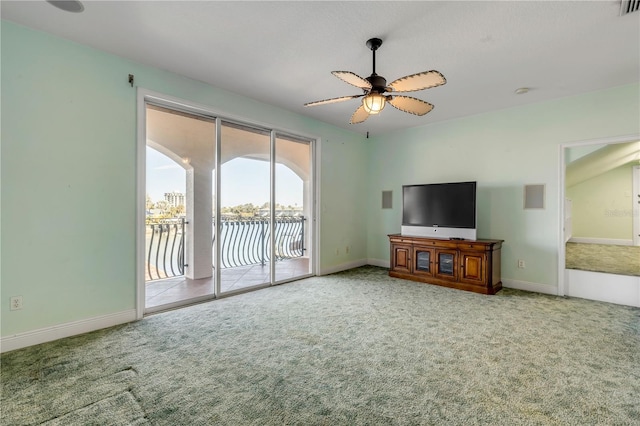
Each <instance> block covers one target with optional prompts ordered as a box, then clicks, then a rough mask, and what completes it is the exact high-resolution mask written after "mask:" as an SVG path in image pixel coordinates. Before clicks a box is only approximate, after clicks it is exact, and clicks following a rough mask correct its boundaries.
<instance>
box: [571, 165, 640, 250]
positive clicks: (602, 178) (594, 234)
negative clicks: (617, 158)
mask: <svg viewBox="0 0 640 426" xmlns="http://www.w3.org/2000/svg"><path fill="white" fill-rule="evenodd" d="M633 166H634V164H627V165H625V166H621V167H618V168H615V169H613V170H610V171H608V172H607V173H603V174H601V175H599V176H596V177H594V178H591V179H588V180H586V181H584V182H581V183H579V184H577V185H573V186H571V187H569V188H567V191H566V196H567V198H569V199H571V201H572V230H573V232H572V236H573V237H582V238H608V239H619V240H630V241H631V240H633V215H632V210H633V199H632V198H631V193H632V189H633Z"/></svg>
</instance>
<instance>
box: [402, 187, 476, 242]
mask: <svg viewBox="0 0 640 426" xmlns="http://www.w3.org/2000/svg"><path fill="white" fill-rule="evenodd" d="M402 234H403V235H414V236H423V237H436V238H458V239H469V240H475V239H476V182H452V183H432V184H424V185H404V186H403V187H402Z"/></svg>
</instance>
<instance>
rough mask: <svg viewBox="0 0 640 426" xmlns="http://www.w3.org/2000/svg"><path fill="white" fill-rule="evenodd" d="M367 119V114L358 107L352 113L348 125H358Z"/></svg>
mask: <svg viewBox="0 0 640 426" xmlns="http://www.w3.org/2000/svg"><path fill="white" fill-rule="evenodd" d="M367 118H369V113H368V112H367V111H365V109H364V107H363V106H362V105H360V107H359V108H358V109H357V110H356V112H354V113H353V115H352V116H351V120H349V124H358V123H362V122H363V121H365V120H366V119H367Z"/></svg>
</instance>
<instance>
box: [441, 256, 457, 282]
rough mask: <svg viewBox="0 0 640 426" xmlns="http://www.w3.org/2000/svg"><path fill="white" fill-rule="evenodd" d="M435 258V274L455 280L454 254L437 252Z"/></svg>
mask: <svg viewBox="0 0 640 426" xmlns="http://www.w3.org/2000/svg"><path fill="white" fill-rule="evenodd" d="M436 256H437V265H438V266H437V271H436V274H437V275H438V276H440V277H443V278H455V277H456V252H455V251H446V250H439V251H437V252H436Z"/></svg>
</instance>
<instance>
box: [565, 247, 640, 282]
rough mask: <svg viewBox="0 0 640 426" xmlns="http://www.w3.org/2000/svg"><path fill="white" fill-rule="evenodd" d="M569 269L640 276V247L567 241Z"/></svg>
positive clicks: (567, 266)
mask: <svg viewBox="0 0 640 426" xmlns="http://www.w3.org/2000/svg"><path fill="white" fill-rule="evenodd" d="M565 265H566V268H567V269H579V270H582V271H593V272H606V273H609V274H618V275H635V276H640V247H638V246H614V245H604V244H582V243H567V245H566V262H565Z"/></svg>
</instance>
